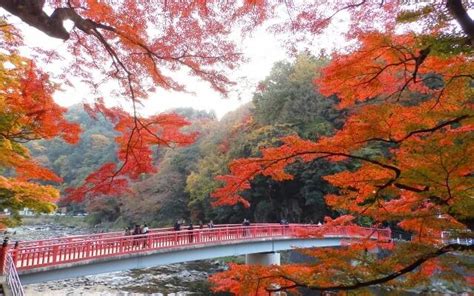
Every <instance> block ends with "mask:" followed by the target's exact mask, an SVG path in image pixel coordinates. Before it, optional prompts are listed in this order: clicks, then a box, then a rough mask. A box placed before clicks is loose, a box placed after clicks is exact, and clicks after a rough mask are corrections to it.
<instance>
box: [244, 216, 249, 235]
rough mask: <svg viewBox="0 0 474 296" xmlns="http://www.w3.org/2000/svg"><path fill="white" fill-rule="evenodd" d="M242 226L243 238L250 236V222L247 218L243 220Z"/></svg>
mask: <svg viewBox="0 0 474 296" xmlns="http://www.w3.org/2000/svg"><path fill="white" fill-rule="evenodd" d="M242 226H244V230H243V233H242V234H243V236H247V235H249V234H250V229H249V226H250V221H249V220H248V219H247V218H244V222H242Z"/></svg>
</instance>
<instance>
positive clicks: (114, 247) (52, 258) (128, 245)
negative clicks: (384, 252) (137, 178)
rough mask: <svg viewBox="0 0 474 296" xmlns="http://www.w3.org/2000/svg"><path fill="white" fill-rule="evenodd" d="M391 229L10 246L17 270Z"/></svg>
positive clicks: (98, 238) (160, 232)
mask: <svg viewBox="0 0 474 296" xmlns="http://www.w3.org/2000/svg"><path fill="white" fill-rule="evenodd" d="M390 235H391V234H390V229H373V228H362V227H357V226H341V227H334V228H331V229H328V228H326V227H318V226H316V225H300V224H290V225H279V224H256V225H251V226H242V225H221V226H216V227H215V228H206V229H194V230H181V231H174V230H170V229H154V230H152V231H151V232H150V233H148V234H144V235H131V236H124V235H123V234H122V233H118V232H113V233H106V234H98V235H90V236H88V235H85V236H74V237H68V238H62V239H48V240H43V241H30V242H24V243H20V244H18V245H16V246H15V247H12V248H10V249H9V253H10V254H11V256H12V258H13V261H14V265H15V266H16V268H17V269H18V271H19V273H20V274H21V273H22V272H26V271H33V270H35V269H42V270H44V267H48V266H50V267H53V266H59V265H63V264H69V265H70V264H71V263H74V262H80V261H91V260H94V259H102V258H110V259H113V258H114V257H120V256H123V255H126V254H130V255H133V254H136V255H138V254H140V253H146V252H150V251H153V250H170V251H172V250H173V249H177V248H180V249H182V248H183V247H184V248H186V247H189V248H192V247H193V246H196V245H200V246H212V245H214V244H216V243H217V242H219V243H226V242H229V243H232V242H234V243H235V242H237V241H246V240H255V239H259V238H268V239H275V238H285V237H286V238H305V237H308V238H309V237H312V238H318V237H319V238H323V237H342V238H370V239H377V240H390Z"/></svg>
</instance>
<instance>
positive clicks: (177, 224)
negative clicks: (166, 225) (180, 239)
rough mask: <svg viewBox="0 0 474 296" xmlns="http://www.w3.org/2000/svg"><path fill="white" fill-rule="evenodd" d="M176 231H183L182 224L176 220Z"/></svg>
mask: <svg viewBox="0 0 474 296" xmlns="http://www.w3.org/2000/svg"><path fill="white" fill-rule="evenodd" d="M174 230H175V231H179V230H181V224H180V223H179V221H178V220H176V223H174Z"/></svg>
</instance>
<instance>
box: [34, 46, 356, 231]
mask: <svg viewBox="0 0 474 296" xmlns="http://www.w3.org/2000/svg"><path fill="white" fill-rule="evenodd" d="M325 63H326V61H325V60H324V59H318V58H316V57H314V56H311V55H309V54H301V55H299V56H298V57H297V58H296V59H295V60H294V61H291V62H290V61H281V62H278V63H276V64H275V65H274V67H273V69H272V71H271V73H269V75H268V77H267V78H266V79H265V80H264V81H262V82H261V83H260V88H259V90H258V91H257V92H256V93H255V94H254V97H253V100H252V102H250V103H248V104H246V105H244V106H242V107H240V108H239V109H238V110H235V111H233V112H230V113H228V114H227V115H225V116H224V117H223V118H222V119H221V120H217V118H216V116H215V115H214V114H213V113H209V112H205V111H199V110H193V109H190V108H182V109H176V110H171V111H172V112H175V113H178V114H180V115H182V116H184V117H185V118H187V119H188V120H190V121H191V123H192V124H191V126H189V127H187V128H186V132H194V131H197V132H198V133H199V137H198V139H197V141H196V142H195V143H194V144H192V145H189V146H187V147H179V148H159V149H156V150H155V153H154V162H155V165H156V166H157V167H158V172H157V173H155V174H143V175H142V176H141V177H140V180H139V181H136V182H134V183H133V185H132V186H131V190H130V191H129V192H128V193H126V194H123V195H121V196H120V197H119V198H115V197H109V196H107V195H103V196H94V197H93V198H87V199H85V200H84V201H81V202H75V201H68V200H64V199H61V200H60V201H59V205H60V206H67V207H68V209H69V212H70V213H80V212H84V211H87V212H88V213H89V214H90V216H89V218H88V219H89V221H90V222H91V223H92V224H100V223H108V224H110V223H112V224H116V225H117V226H122V225H127V224H130V223H132V224H133V223H149V224H150V225H153V226H163V225H171V224H172V223H174V221H175V220H177V219H186V220H188V221H189V220H192V221H193V222H195V223H196V222H198V221H208V220H214V221H216V222H219V223H239V222H241V221H242V220H243V219H244V218H246V217H247V218H249V219H251V220H252V221H255V222H264V221H266V222H277V221H280V220H281V219H286V220H288V221H291V222H311V221H313V222H317V221H322V220H323V218H324V217H325V216H336V215H337V213H336V212H334V211H331V210H329V209H328V208H327V206H326V205H325V203H324V198H323V197H324V195H325V194H327V193H330V192H331V191H333V190H334V188H332V187H331V186H330V185H329V184H328V183H327V182H326V181H324V180H323V179H322V178H321V177H322V176H324V175H327V174H331V173H335V172H338V171H341V170H344V169H350V168H351V167H352V166H354V165H356V164H355V163H351V162H347V163H344V164H334V163H329V162H317V163H297V164H294V165H293V166H292V167H291V168H289V170H290V171H291V172H293V173H294V174H295V178H294V179H293V180H291V181H287V182H276V181H274V180H271V179H270V178H267V177H259V178H257V179H256V180H254V181H253V185H252V189H251V190H248V192H246V193H245V194H246V196H247V198H248V199H249V200H250V201H251V202H252V203H251V204H252V205H251V207H249V208H245V207H243V206H242V205H235V206H225V207H213V206H212V202H213V198H212V197H211V193H212V192H213V191H215V190H216V189H217V188H218V187H219V186H220V185H221V182H220V181H218V180H216V179H215V177H216V176H218V175H222V174H226V173H228V168H227V166H228V164H229V162H230V161H231V160H233V159H236V158H243V157H252V156H258V155H259V153H260V152H259V151H260V149H261V148H262V147H272V146H277V145H280V144H281V142H280V140H279V138H281V137H282V136H287V135H293V134H295V135H298V136H300V137H302V138H306V139H313V140H315V139H318V138H319V137H321V136H327V135H331V134H333V133H334V131H335V130H336V129H338V128H340V127H342V124H343V122H344V114H345V112H346V111H340V110H337V109H336V108H335V104H336V101H337V99H336V98H335V97H329V98H328V97H324V96H323V95H321V94H320V93H319V92H318V90H317V89H315V87H314V84H313V80H314V78H315V77H316V76H317V75H318V70H319V69H320V68H321V67H322V66H323V65H324V64H325ZM315 75H316V76H315ZM66 118H67V119H68V120H70V121H73V122H76V123H78V124H80V127H81V129H82V130H83V133H82V135H81V139H80V141H79V143H78V144H77V145H69V144H67V143H65V142H64V141H63V140H62V139H58V138H56V139H53V140H49V141H48V140H40V141H34V142H31V143H29V148H30V150H31V153H32V155H33V156H34V157H35V158H36V159H37V160H38V161H39V162H40V163H41V164H42V165H44V166H46V167H48V168H50V169H51V170H53V171H54V172H55V173H57V174H58V175H59V176H60V177H62V178H63V182H62V183H60V184H61V185H60V189H61V190H62V192H64V191H65V190H67V188H69V187H76V186H78V185H80V184H81V183H82V182H83V181H84V179H85V178H86V177H87V176H88V175H89V174H90V173H91V172H93V171H95V170H97V169H98V168H99V167H100V165H101V164H103V163H105V162H110V161H112V162H117V159H116V156H115V155H116V152H115V150H116V149H117V147H116V144H115V141H114V138H115V137H116V136H117V135H116V133H114V130H113V126H112V124H111V123H109V122H108V121H107V120H106V119H105V118H104V117H103V116H97V118H92V117H91V116H90V115H89V114H88V113H87V112H86V111H84V110H83V108H82V106H81V105H76V106H73V107H71V108H69V110H68V112H67V115H66Z"/></svg>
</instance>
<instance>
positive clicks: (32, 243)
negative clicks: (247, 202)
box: [10, 223, 275, 247]
mask: <svg viewBox="0 0 474 296" xmlns="http://www.w3.org/2000/svg"><path fill="white" fill-rule="evenodd" d="M268 224H273V225H275V224H274V223H268ZM259 225H260V224H259ZM239 226H242V224H217V225H215V226H214V228H231V227H239ZM206 229H207V226H206ZM167 231H174V228H173V227H163V228H151V229H150V230H149V232H148V233H161V232H167ZM123 235H124V231H114V232H104V233H93V234H80V235H70V236H64V237H54V238H49V239H43V240H34V241H21V242H19V244H20V246H21V247H29V246H43V245H54V244H61V243H69V242H74V241H75V242H78V241H95V240H97V239H103V238H110V237H120V236H123ZM14 244H15V243H14V242H11V243H10V245H11V247H13V245H14Z"/></svg>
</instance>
